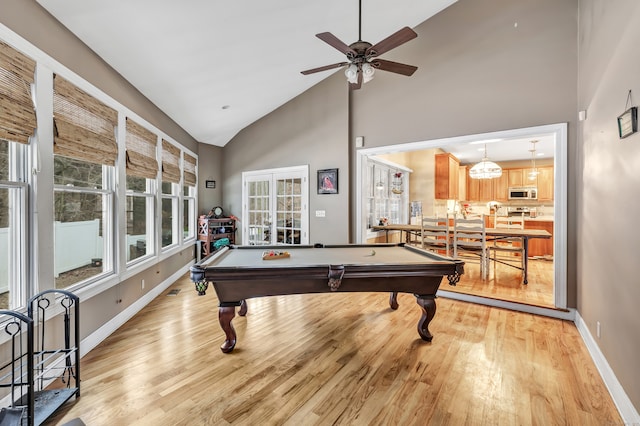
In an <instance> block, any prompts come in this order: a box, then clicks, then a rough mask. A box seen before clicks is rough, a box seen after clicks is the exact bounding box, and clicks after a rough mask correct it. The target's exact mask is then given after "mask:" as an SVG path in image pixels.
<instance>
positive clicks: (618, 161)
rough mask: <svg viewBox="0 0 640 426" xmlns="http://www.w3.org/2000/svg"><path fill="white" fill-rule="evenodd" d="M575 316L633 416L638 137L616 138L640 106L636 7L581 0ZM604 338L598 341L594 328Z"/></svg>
mask: <svg viewBox="0 0 640 426" xmlns="http://www.w3.org/2000/svg"><path fill="white" fill-rule="evenodd" d="M578 40H579V48H580V50H579V53H580V73H579V78H578V109H579V110H586V111H587V119H586V120H585V121H583V122H581V125H580V126H579V128H578V132H579V135H578V140H579V144H578V148H579V149H578V152H577V155H576V156H575V157H573V161H575V164H576V167H577V170H578V172H577V173H576V175H577V181H578V182H577V186H576V187H575V192H576V194H578V197H577V198H578V206H577V222H578V236H577V243H578V244H577V245H578V260H577V269H578V305H577V306H578V311H579V312H580V315H581V316H582V318H583V320H584V322H585V323H586V324H587V326H588V327H589V330H590V332H591V334H592V335H593V336H594V338H595V339H596V343H597V344H598V346H599V347H600V350H601V351H602V353H603V354H604V356H605V357H606V358H607V361H608V363H609V365H610V366H611V368H612V369H613V371H614V372H615V374H616V377H617V378H618V380H619V381H620V382H621V384H622V386H623V388H624V390H625V392H626V393H627V395H628V396H629V398H630V399H631V401H632V403H633V404H634V406H635V407H637V408H636V410H637V409H638V408H640V368H638V354H639V353H640V315H638V302H639V301H640V285H638V281H639V279H638V270H637V262H638V242H637V238H638V235H639V232H638V230H637V229H636V228H635V226H637V223H638V218H637V212H638V210H639V209H640V198H639V197H638V195H639V194H640V190H639V188H640V172H639V171H640V134H638V133H636V134H634V135H632V136H630V137H627V138H625V139H619V137H618V133H617V132H618V130H617V121H616V117H618V116H619V115H620V114H622V113H623V112H624V106H625V101H626V99H627V93H628V92H629V90H632V100H633V102H632V103H630V105H629V106H631V105H638V102H639V101H640V55H639V54H638V40H640V3H639V2H638V1H637V0H616V1H610V0H580V32H579V37H578ZM597 322H600V325H601V337H600V338H598V337H597V333H596V331H597V325H596V323H597Z"/></svg>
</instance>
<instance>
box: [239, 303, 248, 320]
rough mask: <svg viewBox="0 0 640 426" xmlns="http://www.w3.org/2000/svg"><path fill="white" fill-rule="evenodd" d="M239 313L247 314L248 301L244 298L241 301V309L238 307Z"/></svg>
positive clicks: (241, 314)
mask: <svg viewBox="0 0 640 426" xmlns="http://www.w3.org/2000/svg"><path fill="white" fill-rule="evenodd" d="M238 315H240V316H241V317H243V316H245V315H247V301H246V300H244V299H242V300H241V301H240V309H238Z"/></svg>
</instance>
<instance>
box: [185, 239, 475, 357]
mask: <svg viewBox="0 0 640 426" xmlns="http://www.w3.org/2000/svg"><path fill="white" fill-rule="evenodd" d="M270 251H273V252H274V253H275V252H277V253H284V251H283V250H282V246H233V245H231V246H227V247H224V248H222V249H220V250H218V251H216V252H214V253H213V254H211V255H209V256H208V257H206V258H204V259H202V260H201V261H200V262H198V263H196V264H195V265H194V266H192V267H191V280H192V281H193V282H194V284H195V287H196V290H197V291H198V294H199V295H204V294H206V290H207V288H208V286H209V282H211V283H213V287H214V289H215V291H216V294H217V296H218V300H219V312H218V319H219V321H220V326H221V327H222V329H223V330H224V332H225V335H226V340H225V341H224V343H223V344H222V346H221V347H220V349H221V350H222V352H224V353H228V352H231V351H232V350H233V348H234V347H235V345H236V338H237V336H236V331H235V329H234V327H233V324H231V320H232V319H233V318H234V317H235V308H236V306H239V307H240V310H239V311H238V314H239V315H241V316H244V315H246V313H247V303H246V299H250V298H253V297H263V296H278V295H288V294H306V293H330V292H388V293H390V297H389V304H390V306H391V308H392V309H397V308H398V302H397V294H398V293H410V294H413V295H414V296H415V297H416V302H417V303H418V305H419V306H420V308H421V309H422V316H421V318H420V320H419V321H418V334H419V335H420V337H421V338H422V339H424V340H426V341H431V339H432V338H433V336H432V335H431V333H430V332H429V329H428V326H429V323H430V322H431V320H432V319H433V316H434V315H435V312H436V303H435V297H436V292H437V291H438V288H439V286H440V282H441V281H442V278H443V277H447V279H448V281H449V284H450V285H456V283H457V282H458V281H459V280H460V275H462V274H463V273H464V262H462V261H460V260H455V259H451V258H449V257H444V256H440V255H438V254H436V253H433V252H430V251H426V250H422V249H419V248H416V247H412V246H405V245H404V244H368V245H367V244H349V245H327V246H323V245H321V244H316V245H314V246H310V245H309V246H297V245H294V246H287V250H286V253H287V254H288V255H289V256H281V257H279V258H277V259H278V261H277V262H263V260H262V259H263V254H264V253H265V252H267V253H268V252H270Z"/></svg>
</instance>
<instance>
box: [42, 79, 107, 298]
mask: <svg viewBox="0 0 640 426" xmlns="http://www.w3.org/2000/svg"><path fill="white" fill-rule="evenodd" d="M54 77H55V78H54V95H53V114H54V132H55V134H54V149H53V151H54V221H55V222H54V242H55V244H54V258H55V266H54V274H55V287H56V288H67V287H71V286H74V285H77V284H80V283H86V282H90V281H95V280H96V279H97V277H99V276H102V275H106V274H108V273H113V272H114V261H113V259H114V243H113V235H114V231H113V223H114V221H113V217H114V207H113V206H114V188H115V185H114V173H115V171H114V169H115V168H114V166H115V164H116V160H117V155H118V147H117V144H116V141H115V126H116V123H117V112H116V111H115V110H113V109H111V108H109V107H107V106H105V105H104V104H102V103H101V102H99V101H98V100H97V99H95V98H93V97H91V96H90V95H88V94H86V93H85V92H83V91H82V90H80V89H78V88H77V87H75V86H73V85H72V84H71V83H69V82H68V81H66V80H64V79H63V78H61V77H60V76H54ZM69 241H73V244H69Z"/></svg>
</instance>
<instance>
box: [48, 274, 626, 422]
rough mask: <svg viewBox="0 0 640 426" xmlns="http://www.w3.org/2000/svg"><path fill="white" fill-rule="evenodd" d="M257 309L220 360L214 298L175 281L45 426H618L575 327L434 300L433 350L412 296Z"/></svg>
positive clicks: (281, 303)
mask: <svg viewBox="0 0 640 426" xmlns="http://www.w3.org/2000/svg"><path fill="white" fill-rule="evenodd" d="M444 285H445V284H444V283H443V286H444ZM171 289H180V290H181V291H180V292H179V294H178V295H177V296H167V295H166V294H167V293H168V291H169V290H171ZM248 302H249V311H248V314H247V316H246V317H238V316H236V317H235V319H234V320H233V323H234V325H235V328H236V330H237V332H238V343H237V346H236V349H235V350H234V352H233V353H231V354H223V353H221V352H220V350H219V346H220V344H221V343H222V341H223V339H224V337H223V336H224V334H223V332H222V331H221V329H220V327H219V325H218V320H217V299H216V296H215V291H214V290H213V289H211V288H210V289H209V290H208V292H207V295H206V296H200V297H199V296H197V294H196V292H195V290H194V289H193V285H192V284H191V282H190V281H189V279H188V277H186V276H185V277H184V278H183V279H180V280H179V281H178V282H176V283H175V284H174V285H173V286H172V287H171V288H170V289H168V290H167V291H165V293H164V294H162V295H160V296H159V297H158V298H156V299H155V300H154V301H153V302H152V303H151V304H150V305H149V306H147V307H145V308H144V309H143V310H142V311H141V312H140V313H139V314H138V315H136V316H135V317H134V318H132V319H131V320H130V321H128V322H127V323H126V324H124V325H123V326H122V327H121V328H120V329H119V330H117V331H116V332H115V333H114V334H113V335H111V336H110V337H109V338H107V339H106V340H105V341H104V342H102V343H101V344H100V345H99V346H98V347H97V348H95V349H94V350H92V351H91V352H90V353H89V354H87V355H86V356H85V357H84V358H83V359H82V361H81V370H82V396H81V397H80V398H79V399H78V400H76V401H71V402H70V403H68V405H67V406H66V407H65V408H64V409H63V410H62V411H61V412H59V413H58V414H57V415H56V417H54V418H53V419H52V420H51V421H50V422H48V423H47V424H48V425H56V424H64V423H65V422H67V421H70V420H71V419H74V418H76V417H80V418H81V419H82V420H83V421H84V422H85V424H87V425H88V426H100V425H132V426H137V425H153V426H162V425H171V426H173V425H226V424H236V425H281V424H285V425H316V424H317V425H332V424H340V425H370V424H372V425H463V424H464V425H581V426H582V425H621V424H622V421H621V419H620V417H619V415H618V413H617V411H616V408H615V406H614V404H613V403H612V400H611V398H610V396H609V394H608V393H607V390H606V389H605V386H604V384H603V382H602V380H601V378H600V376H599V375H598V373H597V371H596V369H595V367H594V365H593V363H592V361H591V359H590V358H589V355H588V353H587V350H586V348H585V346H584V344H583V343H582V340H581V338H580V336H579V334H578V332H577V330H576V327H575V325H574V324H573V323H571V322H568V321H562V320H556V319H551V318H546V317H540V316H535V315H530V314H525V313H518V312H512V311H507V310H503V309H498V308H491V307H487V306H479V305H474V304H470V303H465V302H459V301H454V300H450V299H446V298H438V300H437V313H436V315H435V318H434V319H433V321H432V323H431V326H430V330H431V332H432V333H433V335H434V339H433V342H431V343H427V342H424V341H422V340H421V339H420V338H419V336H418V333H417V331H416V325H417V321H418V319H419V317H420V308H419V307H418V306H417V304H416V303H415V298H414V297H413V296H411V295H406V294H401V295H400V296H399V303H400V307H399V309H398V310H397V311H393V310H391V309H390V308H389V306H388V296H387V295H386V294H380V293H352V294H346V293H341V294H316V295H294V296H282V297H265V298H260V299H250V300H249V301H248Z"/></svg>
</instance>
